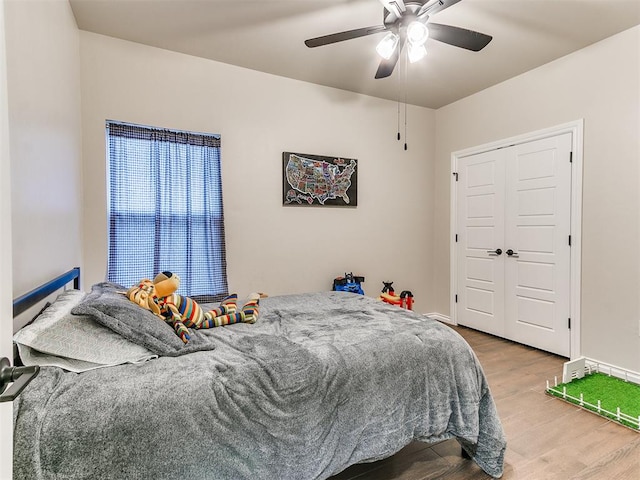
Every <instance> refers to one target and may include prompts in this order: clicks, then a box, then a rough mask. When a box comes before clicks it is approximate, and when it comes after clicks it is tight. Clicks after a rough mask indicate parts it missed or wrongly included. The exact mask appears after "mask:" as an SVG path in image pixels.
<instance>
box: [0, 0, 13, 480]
mask: <svg viewBox="0 0 640 480" xmlns="http://www.w3.org/2000/svg"><path fill="white" fill-rule="evenodd" d="M4 27H5V4H4V1H3V2H1V3H0V222H1V223H2V228H1V229H0V271H2V276H0V357H7V358H9V359H10V360H11V362H12V363H13V358H12V357H13V343H12V339H13V313H12V307H11V305H12V298H11V296H12V292H13V286H12V285H13V283H12V266H11V171H10V150H9V110H8V92H7V56H6V42H5V34H4V32H5V28H4ZM12 469H13V404H12V402H3V403H0V478H2V479H10V478H12Z"/></svg>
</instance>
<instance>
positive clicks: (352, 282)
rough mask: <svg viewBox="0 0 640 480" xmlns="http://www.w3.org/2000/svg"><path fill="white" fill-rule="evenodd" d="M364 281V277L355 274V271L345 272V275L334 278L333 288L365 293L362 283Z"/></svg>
mask: <svg viewBox="0 0 640 480" xmlns="http://www.w3.org/2000/svg"><path fill="white" fill-rule="evenodd" d="M362 282H364V277H359V276H354V275H353V273H345V274H344V277H337V278H335V279H334V280H333V290H335V291H341V292H352V293H358V294H360V295H364V290H362V286H361V285H360V284H361V283H362Z"/></svg>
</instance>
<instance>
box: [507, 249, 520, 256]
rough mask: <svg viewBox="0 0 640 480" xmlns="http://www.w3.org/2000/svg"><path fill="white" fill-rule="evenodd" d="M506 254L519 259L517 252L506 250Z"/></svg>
mask: <svg viewBox="0 0 640 480" xmlns="http://www.w3.org/2000/svg"><path fill="white" fill-rule="evenodd" d="M506 254H507V255H509V256H510V257H519V256H520V255H518V252H514V251H513V250H511V249H509V250H507V251H506Z"/></svg>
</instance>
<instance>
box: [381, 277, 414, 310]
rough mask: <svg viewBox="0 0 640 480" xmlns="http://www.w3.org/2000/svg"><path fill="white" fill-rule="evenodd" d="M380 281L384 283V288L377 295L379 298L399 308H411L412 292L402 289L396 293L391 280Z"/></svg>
mask: <svg viewBox="0 0 640 480" xmlns="http://www.w3.org/2000/svg"><path fill="white" fill-rule="evenodd" d="M382 283H383V284H384V288H383V289H382V293H381V294H380V296H379V297H378V299H379V300H382V301H383V302H385V303H389V304H391V305H397V306H398V307H400V308H406V309H407V310H413V294H412V293H411V292H410V291H409V290H404V291H402V293H400V295H396V292H395V290H394V289H393V282H384V281H383V282H382Z"/></svg>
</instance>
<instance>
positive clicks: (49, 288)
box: [13, 267, 80, 318]
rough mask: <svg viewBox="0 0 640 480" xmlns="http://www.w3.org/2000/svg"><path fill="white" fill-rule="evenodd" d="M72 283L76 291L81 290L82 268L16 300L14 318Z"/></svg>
mask: <svg viewBox="0 0 640 480" xmlns="http://www.w3.org/2000/svg"><path fill="white" fill-rule="evenodd" d="M71 282H73V288H75V289H76V290H78V289H80V267H75V268H72V269H71V270H69V271H68V272H66V273H63V274H62V275H60V276H59V277H56V278H54V279H53V280H50V281H48V282H47V283H45V284H43V285H40V286H39V287H36V288H34V289H33V290H31V291H30V292H28V293H25V294H24V295H21V296H20V297H18V298H16V299H15V300H14V301H13V317H14V318H15V317H17V316H18V315H20V314H21V313H22V312H24V311H25V310H27V309H28V308H30V307H33V306H34V305H35V304H36V303H38V302H39V301H41V300H43V299H45V298H47V297H48V296H49V295H51V294H52V293H53V292H55V291H56V290H59V289H60V288H62V287H64V286H65V285H66V284H68V283H71Z"/></svg>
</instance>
